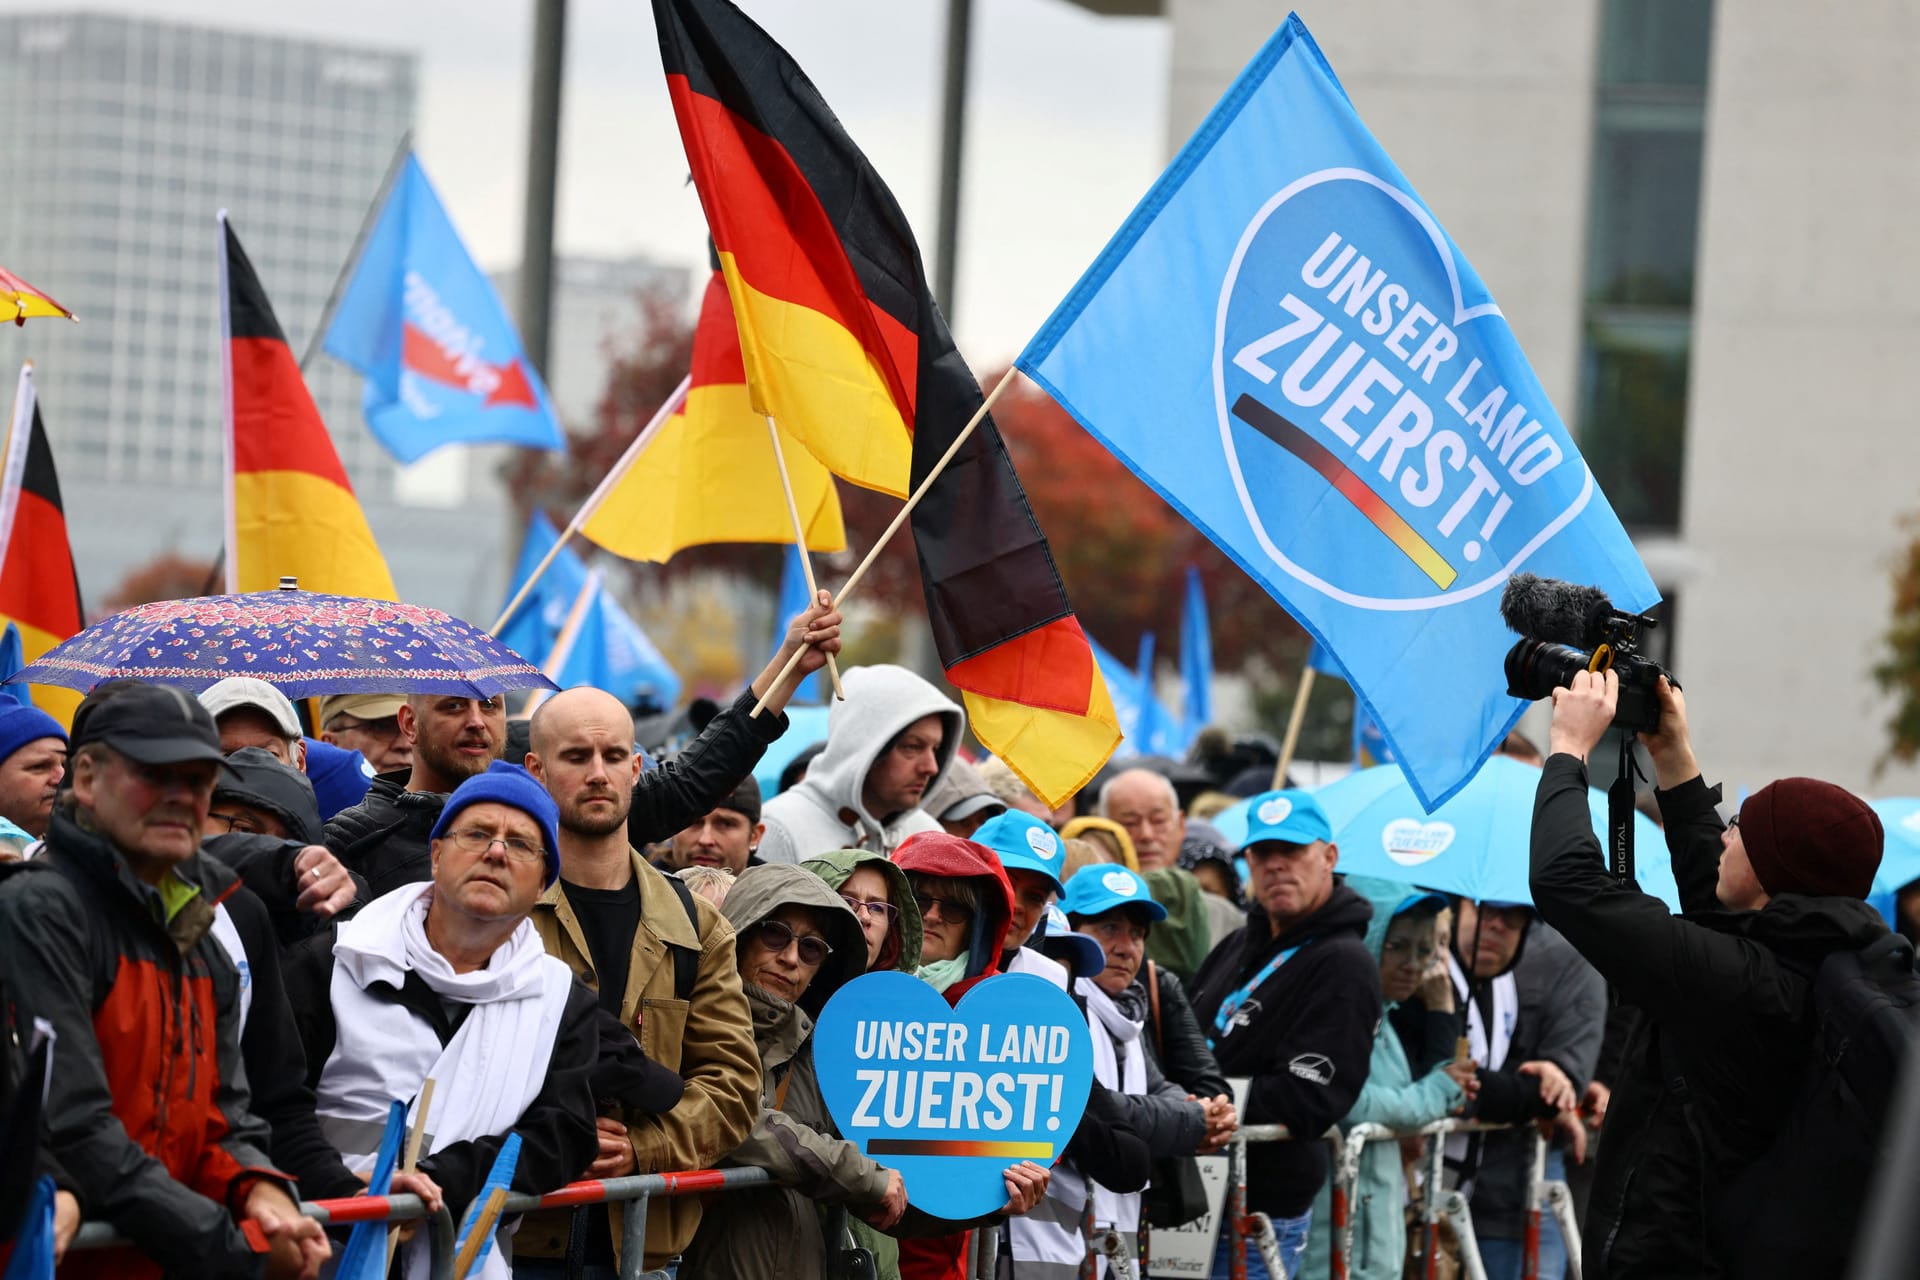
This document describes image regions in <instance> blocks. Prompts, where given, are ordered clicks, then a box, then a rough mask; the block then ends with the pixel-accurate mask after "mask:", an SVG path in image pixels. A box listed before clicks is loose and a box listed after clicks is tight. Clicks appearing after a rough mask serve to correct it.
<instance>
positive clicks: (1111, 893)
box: [1060, 862, 1167, 920]
mask: <svg viewBox="0 0 1920 1280" xmlns="http://www.w3.org/2000/svg"><path fill="white" fill-rule="evenodd" d="M1060 905H1061V907H1062V908H1063V909H1064V910H1065V911H1066V913H1067V914H1068V915H1070V916H1097V915H1102V914H1104V913H1106V912H1108V911H1111V910H1113V909H1114V908H1115V907H1139V908H1141V909H1142V910H1144V911H1145V912H1146V913H1147V919H1149V920H1165V919H1166V918H1167V909H1166V908H1165V907H1163V906H1161V905H1160V904H1159V903H1157V902H1155V901H1154V900H1153V894H1152V892H1151V891H1150V890H1149V889H1148V888H1147V882H1146V881H1145V880H1143V879H1141V878H1140V874H1139V872H1137V871H1129V870H1127V869H1126V868H1125V867H1122V866H1119V865H1117V864H1115V863H1109V862H1102V863H1098V864H1096V865H1094V866H1091V867H1082V868H1080V869H1079V870H1078V871H1076V872H1074V873H1073V879H1071V880H1069V881H1068V882H1067V896H1066V898H1065V899H1064V900H1063V901H1062V902H1061V903H1060Z"/></svg>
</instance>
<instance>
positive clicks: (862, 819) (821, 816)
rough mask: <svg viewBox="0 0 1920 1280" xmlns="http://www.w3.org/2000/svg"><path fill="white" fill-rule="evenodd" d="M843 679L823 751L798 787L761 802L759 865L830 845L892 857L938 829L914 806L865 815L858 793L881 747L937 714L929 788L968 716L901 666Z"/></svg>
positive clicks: (866, 669) (935, 782)
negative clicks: (940, 727)
mask: <svg viewBox="0 0 1920 1280" xmlns="http://www.w3.org/2000/svg"><path fill="white" fill-rule="evenodd" d="M841 683H842V684H843V685H844V686H845V687H846V690H847V698H846V701H845V702H836V703H834V704H833V709H832V710H831V711H829V712H828V713H827V745H826V749H825V750H823V751H822V752H821V753H820V754H819V755H817V756H815V757H814V760H813V763H812V765H811V766H809V767H808V769H807V776H806V778H805V779H803V780H802V781H801V782H800V784H799V785H798V786H796V787H794V788H793V789H792V790H790V791H787V792H784V793H782V794H781V795H777V796H775V797H774V798H773V799H771V800H769V801H767V803H766V807H765V808H764V809H763V810H762V811H761V818H762V820H763V821H765V822H766V824H767V834H766V836H765V837H764V838H763V839H762V840H761V841H760V850H759V852H760V860H761V861H762V862H799V861H801V860H802V859H804V858H811V857H813V856H814V855H815V854H819V853H826V852H827V851H829V850H831V849H868V850H871V851H873V852H875V853H884V854H891V853H892V852H893V850H894V847H895V846H896V845H898V844H899V843H900V842H901V841H902V840H905V839H906V838H907V837H908V836H910V835H913V834H914V833H915V832H919V831H937V830H939V829H940V824H939V823H937V822H935V821H934V820H933V818H932V817H930V816H929V815H928V814H927V812H926V811H925V810H924V809H920V808H918V807H916V808H912V809H908V810H907V811H906V812H904V813H899V814H894V815H893V816H892V820H891V821H884V820H883V819H884V818H885V815H876V814H871V813H868V812H867V806H866V804H865V802H864V801H863V800H862V799H861V792H862V791H863V790H864V789H865V787H866V782H867V774H868V772H869V771H871V770H872V768H873V762H874V761H875V760H876V759H878V758H879V756H880V753H881V752H882V751H884V750H886V747H887V744H888V743H889V742H892V741H893V740H894V738H896V737H898V736H899V734H900V731H901V730H903V729H905V728H906V727H907V726H908V725H910V724H912V723H913V722H914V721H916V720H919V719H921V718H922V717H924V716H934V715H937V716H939V717H941V718H942V720H944V721H945V727H946V732H945V733H944V734H943V735H942V736H941V739H940V772H939V773H938V774H936V775H934V778H933V781H932V782H930V783H928V784H927V790H929V791H931V790H933V788H934V787H936V786H938V785H939V783H940V779H941V778H943V777H945V776H946V773H947V767H948V766H949V765H950V764H952V763H953V756H954V753H955V752H956V751H958V750H959V748H960V737H961V735H962V734H963V733H965V732H966V727H967V717H966V713H965V712H963V711H962V710H961V709H960V708H959V707H958V706H956V705H955V704H954V703H953V701H952V700H951V699H949V698H948V697H947V696H946V695H945V694H943V693H941V692H940V691H939V690H938V689H936V688H934V687H933V686H932V685H930V684H928V683H927V682H926V681H925V680H922V679H921V678H920V677H919V676H917V675H915V674H914V673H913V672H911V671H909V670H907V669H906V668H905V667H896V666H888V665H882V666H872V667H856V668H854V669H853V670H851V671H848V672H846V673H845V674H844V676H843V677H842V680H841ZM843 813H851V814H852V815H853V818H854V821H853V822H852V823H848V822H846V821H845V820H844V819H843V818H842V816H841V815H842V814H843Z"/></svg>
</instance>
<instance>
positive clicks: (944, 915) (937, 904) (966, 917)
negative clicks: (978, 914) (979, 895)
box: [920, 897, 973, 924]
mask: <svg viewBox="0 0 1920 1280" xmlns="http://www.w3.org/2000/svg"><path fill="white" fill-rule="evenodd" d="M936 909H938V910H939V912H940V918H941V919H942V920H944V921H946V922H947V923H948V924H970V923H972V921H973V908H972V907H969V906H967V905H965V904H964V903H959V902H955V901H954V900H953V899H952V898H931V897H929V898H922V899H920V918H921V919H923V920H927V919H931V918H932V916H933V913H934V911H935V910H936Z"/></svg>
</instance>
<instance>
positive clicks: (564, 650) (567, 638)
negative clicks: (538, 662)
mask: <svg viewBox="0 0 1920 1280" xmlns="http://www.w3.org/2000/svg"><path fill="white" fill-rule="evenodd" d="M599 590H600V571H599V570H598V569H594V570H592V571H591V572H589V573H588V574H587V580H586V581H585V582H583V583H581V584H580V594H579V595H577V596H575V597H574V598H573V604H572V605H571V606H570V607H569V608H568V609H567V620H566V621H565V622H564V623H562V624H561V626H560V634H559V635H558V636H557V637H555V638H554V642H553V651H552V652H551V653H549V654H547V664H546V665H545V666H544V667H542V668H541V669H540V674H541V675H544V676H545V677H546V678H547V679H549V680H551V681H553V682H554V683H555V684H559V683H560V673H561V672H562V671H565V670H566V669H567V664H568V663H569V662H572V661H573V649H574V646H575V645H577V644H578V643H579V642H580V627H581V624H582V623H583V622H585V621H586V617H587V607H588V606H589V605H591V604H592V603H593V597H594V596H595V594H596V593H598V592H599ZM552 696H553V690H551V689H540V690H538V691H536V692H535V693H534V695H533V697H532V698H531V699H530V700H529V701H528V703H527V714H528V715H529V716H531V715H532V714H533V713H534V712H536V711H538V710H539V709H540V704H541V703H543V702H545V701H546V700H547V699H548V698H551V697H552Z"/></svg>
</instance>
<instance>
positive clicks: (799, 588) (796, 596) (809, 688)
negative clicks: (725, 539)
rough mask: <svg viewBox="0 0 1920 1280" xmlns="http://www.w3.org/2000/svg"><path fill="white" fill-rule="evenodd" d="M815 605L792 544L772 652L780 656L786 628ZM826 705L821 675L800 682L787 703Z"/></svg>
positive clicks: (783, 568)
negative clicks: (821, 686) (809, 596)
mask: <svg viewBox="0 0 1920 1280" xmlns="http://www.w3.org/2000/svg"><path fill="white" fill-rule="evenodd" d="M812 603H813V602H812V601H811V600H809V599H807V575H806V573H805V572H804V571H803V570H802V569H801V567H800V548H799V547H798V546H797V545H796V544H793V543H788V544H787V558H786V559H785V560H783V561H781V568H780V598H779V599H778V600H776V601H775V602H774V606H773V652H774V653H779V652H780V646H781V645H783V644H785V643H786V642H787V624H788V623H789V622H792V621H793V620H794V619H795V618H797V617H799V616H800V615H801V614H803V613H805V612H806V611H807V606H808V605H810V604H812ZM823 701H825V698H824V697H823V696H822V695H821V693H820V673H819V672H818V671H814V672H811V673H809V674H808V676H807V678H806V679H804V680H802V681H801V682H800V687H799V688H797V689H795V690H794V691H793V698H792V699H791V700H790V701H789V702H788V703H787V705H788V706H793V705H795V704H798V703H819V702H823Z"/></svg>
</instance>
